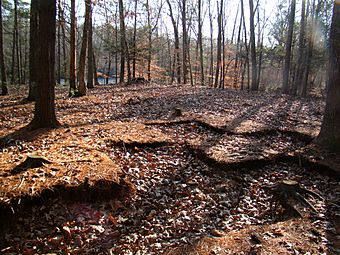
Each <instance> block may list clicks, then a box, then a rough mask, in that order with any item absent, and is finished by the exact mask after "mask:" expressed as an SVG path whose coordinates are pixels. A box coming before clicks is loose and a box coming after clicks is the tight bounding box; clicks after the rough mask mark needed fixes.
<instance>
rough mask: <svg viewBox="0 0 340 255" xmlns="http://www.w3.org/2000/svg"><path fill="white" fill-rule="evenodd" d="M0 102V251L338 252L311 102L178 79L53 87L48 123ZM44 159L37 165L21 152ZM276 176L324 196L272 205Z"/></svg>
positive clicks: (318, 114) (14, 102) (16, 100)
mask: <svg viewBox="0 0 340 255" xmlns="http://www.w3.org/2000/svg"><path fill="white" fill-rule="evenodd" d="M10 92H11V94H12V95H11V96H5V97H1V98H0V120H1V122H0V148H1V149H0V183H1V186H0V224H1V225H0V226H1V227H0V253H1V254H124V255H128V254H139V255H141V254H339V253H340V227H339V226H340V196H339V195H340V183H339V175H340V160H339V155H337V154H332V153H328V152H325V151H322V150H320V149H319V148H317V147H316V146H315V145H313V144H312V141H313V139H314V137H315V136H316V135H317V134H318V131H319V128H320V123H321V120H322V115H323V110H324V102H323V100H322V99H320V98H307V99H300V98H292V97H289V96H281V95H274V94H267V93H263V92H258V93H250V92H242V91H233V90H218V89H211V88H205V87H191V86H183V85H182V86H179V85H171V86H170V85H168V86H166V85H159V84H140V85H134V86H124V85H109V86H98V87H97V88H95V89H93V90H91V91H88V95H87V96H86V97H81V98H69V97H67V94H68V93H67V89H66V88H65V87H58V88H57V100H56V109H57V118H58V120H59V121H60V123H61V126H60V127H59V128H57V129H52V130H48V129H41V130H36V131H30V130H28V129H27V128H26V126H27V124H28V123H29V122H30V120H31V119H32V116H33V109H34V104H33V103H27V102H25V101H24V99H25V93H26V91H25V90H24V89H22V88H19V89H18V88H16V89H13V88H12V89H11V91H10ZM30 157H31V158H32V157H33V158H38V159H41V160H42V161H43V162H42V163H41V162H39V163H41V164H38V165H36V164H33V163H32V162H31V161H28V163H27V158H30ZM285 180H289V181H290V182H296V183H298V185H299V187H301V188H303V189H306V190H309V191H312V192H313V193H315V194H318V195H319V196H309V195H308V194H305V196H304V198H305V199H306V200H304V201H307V203H306V202H305V203H304V202H301V201H303V200H301V198H300V199H294V198H293V197H291V196H288V197H287V201H288V202H287V203H288V204H289V205H291V206H292V207H293V208H294V210H296V212H298V213H299V215H293V214H292V213H291V211H289V210H288V209H287V207H286V206H285V205H286V203H285V201H282V200H277V199H276V198H275V194H273V193H271V192H270V189H268V187H273V186H274V185H276V184H279V183H282V182H284V181H285Z"/></svg>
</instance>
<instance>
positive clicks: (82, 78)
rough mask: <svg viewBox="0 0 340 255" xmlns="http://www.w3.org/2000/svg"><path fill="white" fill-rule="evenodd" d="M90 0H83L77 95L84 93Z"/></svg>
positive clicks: (83, 94)
mask: <svg viewBox="0 0 340 255" xmlns="http://www.w3.org/2000/svg"><path fill="white" fill-rule="evenodd" d="M90 10H91V0H85V21H84V28H83V39H82V44H81V49H80V56H79V71H78V93H77V96H85V95H86V83H85V65H86V51H87V42H88V31H89V23H90V22H89V20H90Z"/></svg>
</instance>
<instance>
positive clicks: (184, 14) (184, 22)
mask: <svg viewBox="0 0 340 255" xmlns="http://www.w3.org/2000/svg"><path fill="white" fill-rule="evenodd" d="M186 4H187V1H186V0H182V32H183V41H182V44H183V45H182V47H183V49H182V50H183V52H182V58H183V59H182V66H183V83H184V84H186V83H187V81H188V77H187V76H188V67H187V51H188V50H187V48H188V46H187V43H188V39H187V9H186Z"/></svg>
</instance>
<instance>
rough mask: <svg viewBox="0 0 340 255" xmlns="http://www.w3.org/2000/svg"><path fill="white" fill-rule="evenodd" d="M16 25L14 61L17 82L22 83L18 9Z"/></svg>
mask: <svg viewBox="0 0 340 255" xmlns="http://www.w3.org/2000/svg"><path fill="white" fill-rule="evenodd" d="M16 15H17V20H18V21H17V26H16V36H15V37H16V42H15V43H16V44H15V54H16V59H17V60H16V62H17V66H16V67H17V70H16V73H17V76H18V83H19V84H22V73H21V70H22V58H21V55H22V54H21V42H20V36H19V35H20V33H19V24H20V20H19V15H18V11H17V14H16Z"/></svg>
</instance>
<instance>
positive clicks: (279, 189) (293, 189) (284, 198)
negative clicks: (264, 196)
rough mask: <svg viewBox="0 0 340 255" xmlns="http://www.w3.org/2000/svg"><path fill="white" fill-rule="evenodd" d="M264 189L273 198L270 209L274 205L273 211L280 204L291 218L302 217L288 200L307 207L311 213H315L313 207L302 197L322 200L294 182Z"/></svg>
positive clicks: (284, 182) (290, 181) (285, 181)
mask: <svg viewBox="0 0 340 255" xmlns="http://www.w3.org/2000/svg"><path fill="white" fill-rule="evenodd" d="M264 189H265V190H267V191H268V192H269V193H270V194H271V195H272V196H273V202H272V204H271V209H272V207H273V206H272V205H273V204H274V203H275V204H276V206H275V209H276V207H277V204H278V203H280V204H281V206H282V207H283V208H284V209H285V210H286V211H287V212H288V213H289V214H290V215H292V216H298V217H302V215H301V213H300V212H299V211H298V210H297V209H296V208H295V207H294V206H293V205H292V204H291V202H290V200H293V201H295V202H297V203H300V204H302V205H303V206H305V207H308V208H309V209H311V210H312V211H313V212H317V210H316V209H315V207H314V206H313V205H312V204H311V203H310V202H308V200H306V198H305V197H304V196H305V195H310V196H313V197H315V198H318V199H322V197H321V196H320V195H319V194H317V193H315V192H313V191H311V190H308V189H305V188H303V187H301V186H300V185H299V183H298V182H297V181H294V180H284V181H282V182H280V183H276V184H274V185H272V186H265V187H264Z"/></svg>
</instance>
